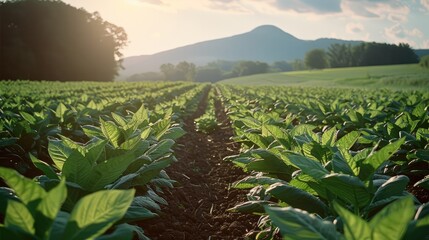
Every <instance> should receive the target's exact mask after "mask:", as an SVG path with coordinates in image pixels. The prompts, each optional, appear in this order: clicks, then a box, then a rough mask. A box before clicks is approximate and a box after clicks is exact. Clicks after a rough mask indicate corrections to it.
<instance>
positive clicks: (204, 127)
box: [194, 88, 218, 133]
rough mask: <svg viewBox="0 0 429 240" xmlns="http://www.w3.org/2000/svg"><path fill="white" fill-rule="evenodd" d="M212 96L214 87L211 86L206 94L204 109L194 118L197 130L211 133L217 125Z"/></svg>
mask: <svg viewBox="0 0 429 240" xmlns="http://www.w3.org/2000/svg"><path fill="white" fill-rule="evenodd" d="M214 97H215V95H214V89H213V88H212V89H211V90H210V92H209V94H208V99H207V107H206V111H205V112H204V114H203V115H201V116H200V117H198V118H196V119H195V120H194V122H195V128H196V130H197V131H200V132H203V133H211V132H213V131H214V130H216V128H217V127H218V122H217V117H216V112H215V105H214V104H215V103H214Z"/></svg>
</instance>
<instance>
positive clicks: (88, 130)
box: [82, 125, 104, 138]
mask: <svg viewBox="0 0 429 240" xmlns="http://www.w3.org/2000/svg"><path fill="white" fill-rule="evenodd" d="M82 130H83V132H84V133H85V134H86V135H88V136H89V137H99V138H104V135H103V132H102V131H101V129H100V128H98V127H96V126H93V125H84V126H82Z"/></svg>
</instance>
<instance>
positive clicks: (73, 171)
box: [62, 151, 96, 187]
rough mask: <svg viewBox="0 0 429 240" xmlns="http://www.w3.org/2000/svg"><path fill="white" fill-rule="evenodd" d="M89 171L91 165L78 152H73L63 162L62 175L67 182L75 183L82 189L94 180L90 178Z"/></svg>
mask: <svg viewBox="0 0 429 240" xmlns="http://www.w3.org/2000/svg"><path fill="white" fill-rule="evenodd" d="M91 169H92V166H91V163H90V162H89V161H88V160H87V159H86V158H85V157H84V156H83V155H82V154H80V153H79V152H78V151H74V152H72V153H71V154H70V156H69V157H68V158H67V161H65V163H64V166H63V169H62V171H63V172H62V175H63V176H65V177H66V178H67V181H70V182H74V183H77V184H79V185H80V186H82V187H83V186H85V185H87V183H88V182H91V181H93V180H94V178H92V179H91V176H90V173H91ZM95 180H96V179H95Z"/></svg>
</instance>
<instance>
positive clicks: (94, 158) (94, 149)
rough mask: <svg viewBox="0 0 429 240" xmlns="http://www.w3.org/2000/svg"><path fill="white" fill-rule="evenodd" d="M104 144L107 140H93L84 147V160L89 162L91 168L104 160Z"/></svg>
mask: <svg viewBox="0 0 429 240" xmlns="http://www.w3.org/2000/svg"><path fill="white" fill-rule="evenodd" d="M106 144H107V140H101V139H98V138H93V139H91V143H90V144H88V145H87V146H85V150H86V154H85V159H86V160H88V161H89V164H90V165H91V166H95V165H96V164H97V162H99V160H100V159H101V160H103V159H104V158H105V156H104V155H105V147H106ZM103 153H104V155H103Z"/></svg>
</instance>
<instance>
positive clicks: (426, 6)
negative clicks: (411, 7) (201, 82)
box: [420, 0, 429, 11]
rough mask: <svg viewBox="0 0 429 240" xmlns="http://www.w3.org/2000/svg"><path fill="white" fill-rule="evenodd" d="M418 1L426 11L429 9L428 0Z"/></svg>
mask: <svg viewBox="0 0 429 240" xmlns="http://www.w3.org/2000/svg"><path fill="white" fill-rule="evenodd" d="M420 3H421V4H422V6H423V7H424V8H426V10H427V11H429V0H420Z"/></svg>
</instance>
